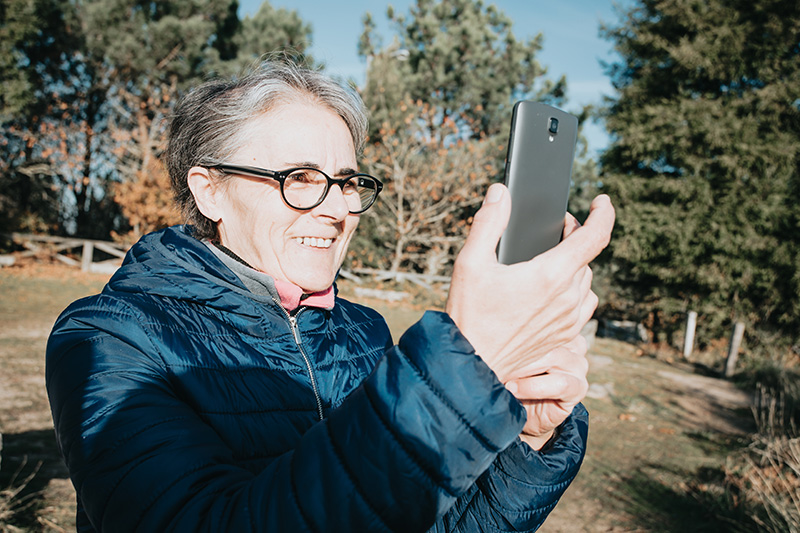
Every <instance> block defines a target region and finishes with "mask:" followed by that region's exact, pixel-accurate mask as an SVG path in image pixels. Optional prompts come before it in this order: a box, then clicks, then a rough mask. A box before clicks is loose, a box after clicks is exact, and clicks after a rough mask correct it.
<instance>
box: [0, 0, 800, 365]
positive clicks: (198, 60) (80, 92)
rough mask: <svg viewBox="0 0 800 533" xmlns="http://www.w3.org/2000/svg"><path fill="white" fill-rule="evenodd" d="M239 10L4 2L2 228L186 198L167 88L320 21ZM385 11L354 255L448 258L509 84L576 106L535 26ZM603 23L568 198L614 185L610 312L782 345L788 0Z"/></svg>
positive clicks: (478, 5) (490, 175) (792, 112)
mask: <svg viewBox="0 0 800 533" xmlns="http://www.w3.org/2000/svg"><path fill="white" fill-rule="evenodd" d="M237 11H238V4H237V2H236V1H235V0H192V1H177V0H174V1H164V2H148V1H139V0H83V1H80V2H75V1H70V0H3V1H2V2H0V84H1V86H0V122H2V130H1V131H0V234H8V233H10V232H13V231H33V232H44V233H51V234H71V235H78V236H82V237H94V238H112V237H113V238H115V239H118V240H123V241H125V242H132V241H133V240H135V239H136V238H138V236H140V235H141V234H143V233H145V232H147V231H150V230H152V229H154V228H157V227H160V226H163V225H166V224H171V223H175V222H177V221H178V218H177V216H176V214H175V213H174V211H173V210H172V208H171V200H170V196H171V195H170V193H169V191H168V187H167V185H166V183H167V182H166V175H165V173H164V169H163V165H162V163H161V161H160V159H159V156H160V153H161V151H162V150H163V143H164V127H165V121H166V117H167V116H168V115H169V112H170V110H171V108H172V106H173V105H174V103H175V101H176V100H177V98H178V97H179V96H180V95H181V94H182V92H183V91H185V90H186V89H187V88H188V87H190V86H192V85H194V84H196V83H197V82H198V81H200V80H202V79H205V78H207V77H209V76H214V75H234V74H236V73H239V72H241V71H243V70H244V69H245V68H246V67H247V66H248V65H251V64H252V63H253V62H255V61H256V60H257V59H258V58H259V57H260V56H261V55H263V54H265V53H269V52H272V51H275V50H290V51H291V53H292V54H296V55H300V56H302V55H303V54H304V53H305V49H304V47H305V46H306V44H307V43H308V42H310V40H311V28H310V26H309V25H308V24H307V23H306V22H304V21H303V20H302V19H301V18H300V17H299V16H298V14H297V13H296V12H294V11H289V10H285V9H275V8H273V7H272V6H271V5H270V4H269V2H264V3H263V4H262V6H261V8H260V9H259V10H258V11H257V12H256V13H255V14H254V15H253V16H252V17H245V18H239V16H238V14H237ZM385 16H386V18H387V19H388V20H389V22H390V28H391V30H390V31H389V32H388V35H380V34H379V33H378V32H377V30H376V24H375V19H373V18H372V16H371V15H370V14H366V15H365V16H364V19H363V23H364V31H363V34H362V35H361V37H360V39H359V41H358V49H359V52H360V54H361V56H362V57H363V58H364V60H365V62H366V64H367V76H366V80H365V82H364V83H363V85H362V86H361V87H360V88H359V90H360V91H361V93H362V95H363V98H364V100H365V102H366V104H367V105H368V107H369V108H370V112H371V117H372V121H371V131H370V142H369V143H368V146H367V148H366V150H365V152H364V154H363V158H362V166H363V168H364V170H366V171H369V172H373V173H375V174H376V175H379V176H380V177H381V178H382V179H383V180H384V181H385V182H386V188H385V190H384V193H383V195H382V198H381V201H380V202H379V203H378V205H377V206H376V208H375V209H373V210H372V211H371V212H369V214H368V215H366V216H364V217H363V220H362V228H361V230H360V232H359V234H358V236H357V238H356V240H355V241H354V243H353V249H352V251H351V254H350V256H349V258H348V265H350V266H351V267H369V268H373V269H380V270H386V271H389V272H390V273H393V272H394V273H397V272H415V273H422V274H437V275H447V274H448V273H449V269H450V267H451V265H452V261H453V258H454V255H455V253H456V252H457V251H458V249H459V248H460V246H461V243H462V242H463V239H464V236H465V235H466V232H467V229H468V227H469V223H470V220H471V216H472V214H473V213H474V211H475V209H476V208H477V205H478V204H479V202H480V200H481V198H482V194H483V191H484V190H485V188H486V186H487V185H488V184H489V183H490V182H492V181H497V180H500V179H502V178H501V177H502V168H503V158H504V155H505V147H506V142H507V137H506V136H507V133H506V132H507V125H508V122H509V119H510V114H511V107H512V105H513V103H514V101H516V100H518V99H522V98H528V99H533V100H540V101H545V102H548V103H551V104H554V105H557V106H561V107H567V109H569V107H568V106H569V103H568V102H567V101H566V100H565V96H564V95H565V93H566V91H565V89H566V80H564V79H563V78H562V79H557V80H553V79H550V78H549V77H548V76H547V69H546V67H545V66H543V65H541V64H540V63H539V62H538V61H537V53H538V52H539V51H540V49H541V47H542V43H543V39H544V37H545V36H543V35H537V36H536V37H535V38H533V39H530V40H527V41H523V40H520V39H517V38H516V37H515V35H514V34H513V32H512V21H511V20H510V19H509V18H508V17H507V16H506V15H505V14H504V13H503V12H502V11H500V10H499V9H497V8H496V7H495V6H493V5H487V4H484V2H483V1H481V0H437V1H434V0H417V1H416V2H415V3H413V4H412V6H411V7H410V9H409V11H408V12H407V13H400V12H398V11H395V10H393V9H391V8H390V9H388V11H387V12H386V14H385ZM602 31H603V34H604V35H605V36H606V37H607V38H608V39H609V40H611V41H612V42H613V43H614V45H615V47H616V50H617V52H618V54H619V60H618V61H616V62H613V63H610V64H608V65H606V68H607V72H608V75H609V76H610V78H611V80H612V82H613V84H614V86H615V88H616V94H615V95H614V96H613V97H612V98H610V99H608V101H607V102H606V105H605V106H604V108H603V109H601V110H600V114H601V115H602V117H603V118H604V119H605V122H606V124H607V126H608V129H609V131H610V133H611V135H612V142H611V145H610V146H609V148H608V149H607V150H606V151H605V152H604V153H603V154H602V156H601V157H600V159H599V160H597V161H594V160H592V159H590V158H588V157H586V155H585V154H584V156H583V157H582V158H581V159H580V160H579V161H577V162H576V166H575V169H574V173H573V181H574V185H575V187H574V190H573V195H572V200H571V206H572V210H573V211H575V212H577V213H578V215H579V218H582V217H583V216H585V214H586V211H587V210H588V202H589V199H590V198H591V197H592V196H593V195H594V194H596V193H597V192H608V193H610V194H611V195H612V197H613V199H614V201H615V203H616V205H617V207H618V225H617V228H616V232H615V237H614V239H613V242H612V247H611V250H610V251H609V252H608V253H606V254H604V256H603V257H602V258H601V261H600V262H599V264H598V265H597V267H596V269H595V270H596V272H597V274H598V275H597V276H596V280H597V286H598V291H601V292H602V296H603V301H604V302H606V306H605V308H604V309H603V310H602V312H603V314H604V315H605V316H606V317H617V318H630V319H634V320H637V321H643V322H645V323H646V324H647V326H648V328H649V329H650V331H651V332H652V335H653V336H652V338H653V340H654V341H663V342H665V343H667V344H672V345H674V344H675V343H676V342H677V339H676V337H677V336H678V335H677V334H678V333H679V331H680V329H681V328H682V325H683V320H684V315H685V312H686V311H688V310H690V309H691V310H695V311H698V312H699V313H700V319H699V322H700V323H701V324H702V328H701V329H700V330H699V331H698V335H699V340H700V341H701V344H704V345H705V344H707V343H711V342H712V341H713V340H714V339H719V338H725V337H726V336H727V332H728V331H729V328H730V325H731V323H732V322H733V321H738V320H741V321H744V322H746V323H747V324H748V329H747V332H748V336H749V337H748V343H749V345H750V346H756V345H758V344H759V343H760V345H761V346H762V347H764V348H769V350H771V351H772V352H773V354H778V355H781V354H782V355H787V354H788V355H791V354H792V353H793V352H792V351H793V350H794V352H795V354H796V352H797V351H800V347H799V346H800V339H798V332H799V331H800V246H799V245H798V235H799V234H800V232H798V229H800V220H799V219H798V216H799V215H798V209H797V208H796V205H797V203H798V202H797V201H798V199H800V178H799V177H798V175H799V174H800V142H799V138H800V68H799V66H800V39H798V37H797V36H798V35H800V7H798V4H797V2H793V1H788V0H754V1H749V2H745V1H743V0H732V1H722V0H639V1H638V2H636V3H634V4H632V7H631V8H630V9H628V10H626V11H621V12H619V21H618V22H617V23H616V24H614V25H608V26H606V27H605V28H603V30H602ZM304 60H305V61H306V62H308V63H309V64H312V65H313V64H314V62H313V58H310V57H307V56H306V57H304ZM572 111H575V110H574V109H573V110H572ZM577 112H578V114H580V115H581V117H580V118H581V120H582V121H583V120H585V119H586V118H589V113H590V110H582V111H577Z"/></svg>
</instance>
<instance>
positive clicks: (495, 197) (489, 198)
mask: <svg viewBox="0 0 800 533" xmlns="http://www.w3.org/2000/svg"><path fill="white" fill-rule="evenodd" d="M502 197H503V189H501V188H500V187H494V186H493V187H489V191H488V192H487V193H486V198H484V199H483V204H484V205H486V204H493V203H496V202H499V201H500V198H502Z"/></svg>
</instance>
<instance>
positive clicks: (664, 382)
mask: <svg viewBox="0 0 800 533" xmlns="http://www.w3.org/2000/svg"><path fill="white" fill-rule="evenodd" d="M592 352H593V353H591V354H590V356H589V357H590V374H589V378H590V383H592V388H591V390H590V397H587V399H586V400H585V402H584V403H585V404H586V406H587V408H588V409H589V412H590V414H591V426H590V431H589V448H588V451H587V456H586V459H585V461H584V466H583V468H582V470H581V472H580V474H579V475H578V478H577V479H576V481H575V482H574V484H573V486H572V487H571V488H570V489H569V490H568V491H567V493H566V494H565V496H564V498H563V499H562V501H561V502H560V503H559V505H558V506H557V507H556V509H555V510H554V511H553V513H552V514H551V515H550V517H549V518H548V520H547V522H545V524H544V526H543V527H542V529H541V530H540V531H542V532H545V533H573V532H623V531H625V532H627V531H676V532H677V531H688V530H690V529H688V527H687V526H686V525H685V524H686V522H690V521H692V520H697V519H696V518H694V517H693V516H692V513H693V512H694V510H697V511H698V512H701V513H702V509H696V508H697V507H698V505H697V504H698V501H693V498H692V497H691V496H688V497H687V496H686V494H687V487H688V484H691V483H694V481H693V480H695V479H697V474H698V472H700V473H703V472H708V473H709V475H716V473H717V472H718V471H719V470H720V469H721V467H722V466H723V465H724V464H725V459H726V450H728V449H729V446H730V444H731V442H734V441H736V440H737V439H739V438H740V437H743V436H744V435H747V434H748V433H750V432H752V431H753V430H754V427H753V422H752V417H751V415H750V402H751V398H750V395H749V394H748V393H746V392H743V391H741V390H739V389H738V388H736V387H735V386H734V385H733V384H731V383H730V382H728V381H725V380H722V379H717V378H714V377H707V376H701V375H698V374H695V373H693V372H692V368H691V367H690V366H689V365H677V366H672V365H668V364H665V363H664V362H661V361H657V360H655V359H651V358H646V357H637V356H636V353H637V352H636V349H635V348H634V347H633V346H631V345H626V344H622V343H619V342H616V341H609V340H605V339H598V341H597V343H596V344H595V346H594V348H593V350H592ZM692 490H693V489H692ZM689 492H691V491H689ZM700 499H701V500H702V497H701V498H700ZM687 510H688V511H687ZM664 517H668V518H667V519H666V520H664ZM709 520H711V525H709V527H708V528H707V529H704V528H703V527H704V526H703V525H702V524H694V525H692V526H691V531H727V530H728V529H727V528H725V529H718V527H719V526H718V525H714V524H716V522H714V519H713V518H709ZM654 524H656V525H654ZM696 526H697V527H699V528H695V527H696Z"/></svg>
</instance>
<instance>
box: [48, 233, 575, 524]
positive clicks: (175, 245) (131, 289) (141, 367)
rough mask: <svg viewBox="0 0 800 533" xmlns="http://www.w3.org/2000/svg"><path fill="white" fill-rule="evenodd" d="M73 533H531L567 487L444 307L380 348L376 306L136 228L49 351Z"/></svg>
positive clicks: (559, 462) (562, 439)
mask: <svg viewBox="0 0 800 533" xmlns="http://www.w3.org/2000/svg"><path fill="white" fill-rule="evenodd" d="M46 378H47V391H48V395H49V398H50V404H51V410H52V415H53V420H54V422H55V429H56V436H57V442H58V446H59V448H60V450H61V453H62V454H63V456H64V459H65V461H66V464H67V467H68V469H69V472H70V477H71V479H72V482H73V484H74V486H75V489H76V492H77V499H78V516H77V525H78V530H79V531H144V532H156V531H180V532H194V531H211V532H247V531H292V532H294V531H341V532H348V531H353V532H361V531H425V530H428V529H431V528H432V529H433V530H434V531H525V530H533V529H536V528H537V527H538V526H539V525H540V524H541V523H542V522H543V520H544V518H545V517H546V516H547V514H548V513H549V512H550V510H551V509H552V507H553V506H554V505H555V503H556V502H557V500H558V498H559V497H560V496H561V494H562V493H563V492H564V490H565V489H566V487H567V486H568V484H569V483H570V482H571V480H572V479H573V477H574V476H575V474H576V472H577V470H578V468H579V466H580V462H581V460H582V458H583V453H584V450H585V444H586V431H587V419H586V417H587V415H586V412H585V410H583V408H582V407H581V406H579V407H578V408H577V409H576V410H575V412H574V413H573V414H572V416H571V417H570V418H569V419H568V420H567V421H566V422H565V423H564V425H563V426H562V428H561V431H560V436H559V438H558V439H557V440H556V442H555V443H554V445H553V446H552V448H551V449H549V450H548V451H547V452H546V453H539V452H535V451H533V450H531V449H530V448H528V447H527V446H526V445H524V444H522V443H521V442H520V440H519V439H518V438H517V436H518V434H519V432H520V430H521V428H522V426H523V424H524V419H525V413H524V410H523V409H522V407H521V405H520V404H519V402H518V401H517V400H516V399H515V398H514V397H513V396H512V395H511V394H509V393H508V391H507V390H506V389H505V387H504V386H503V385H502V384H501V383H500V382H498V381H497V379H496V377H495V375H494V374H493V373H492V371H491V370H490V369H489V368H488V367H487V366H486V365H485V364H484V363H483V362H482V361H481V359H480V358H479V357H477V356H476V355H475V353H474V351H473V349H472V347H471V346H470V344H469V343H468V342H467V341H466V339H465V338H464V337H463V336H462V335H461V334H460V332H459V331H458V329H457V328H456V327H455V325H454V324H453V323H452V321H451V320H450V319H449V317H448V316H447V315H446V314H444V313H437V312H427V313H426V314H425V315H424V316H423V317H422V318H421V319H420V321H419V322H418V323H417V324H415V325H414V326H413V327H411V328H410V329H409V330H408V331H407V332H406V333H405V334H404V335H403V336H402V338H401V339H400V340H399V343H398V344H397V345H393V343H392V340H391V337H390V334H389V330H388V328H387V326H386V323H385V321H384V320H383V318H382V317H381V316H380V315H379V314H378V313H377V312H375V311H373V310H371V309H369V308H366V307H363V306H360V305H356V304H354V303H351V302H348V301H346V300H344V299H341V298H338V297H337V299H336V304H335V306H334V308H333V309H332V310H323V309H316V308H300V310H299V311H298V312H296V313H295V314H293V315H289V313H287V312H286V311H285V310H284V309H283V308H282V307H281V306H280V305H278V304H277V303H276V302H274V301H271V300H269V299H267V298H263V297H256V296H255V295H254V294H253V293H251V292H249V291H248V290H247V289H246V288H245V286H244V285H243V284H242V282H241V281H240V280H239V278H238V277H237V276H236V275H235V274H233V272H232V271H231V270H230V269H228V268H227V267H226V266H225V265H224V264H223V263H222V262H221V261H220V260H219V259H218V258H217V257H216V256H215V255H214V254H213V253H212V252H211V251H210V250H209V249H208V247H207V246H206V245H204V244H203V243H201V242H199V241H197V240H196V239H194V238H193V237H192V236H191V235H190V231H189V230H187V229H186V228H184V227H180V226H177V227H174V228H169V229H167V230H164V231H161V232H157V233H153V234H150V235H148V236H145V237H144V238H143V239H142V240H141V241H140V242H139V243H137V244H136V245H135V246H134V247H133V248H132V249H131V251H130V252H129V254H128V256H127V258H126V260H125V262H124V264H123V266H122V267H121V268H120V269H119V270H118V271H117V273H116V274H115V275H114V276H113V278H112V279H111V280H110V281H109V283H108V285H107V286H106V287H105V288H104V290H103V292H102V293H101V294H99V295H96V296H92V297H89V298H85V299H82V300H79V301H77V302H75V303H74V304H72V305H71V306H70V307H69V308H68V309H67V310H66V311H65V312H64V313H63V314H62V316H61V317H60V318H59V319H58V321H57V322H56V324H55V326H54V329H53V332H52V334H51V336H50V340H49V342H48V347H47V371H46Z"/></svg>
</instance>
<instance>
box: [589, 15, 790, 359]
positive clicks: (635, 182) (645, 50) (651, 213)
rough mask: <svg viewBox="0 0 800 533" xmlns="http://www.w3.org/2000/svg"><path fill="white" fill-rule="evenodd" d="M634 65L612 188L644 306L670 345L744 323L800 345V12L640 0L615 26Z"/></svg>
mask: <svg viewBox="0 0 800 533" xmlns="http://www.w3.org/2000/svg"><path fill="white" fill-rule="evenodd" d="M604 33H605V35H606V37H607V38H609V39H611V40H613V41H614V43H615V48H616V50H617V52H619V54H620V56H621V60H620V61H619V62H616V63H613V64H610V65H607V70H608V73H609V75H610V76H611V78H612V81H613V84H614V86H615V88H616V89H617V92H618V94H617V96H616V97H614V98H612V99H610V100H609V101H608V105H607V108H606V109H605V118H606V123H607V125H608V129H609V131H610V132H611V135H612V139H613V141H612V144H611V146H610V148H609V149H608V150H607V151H606V152H605V153H604V154H603V157H602V159H601V167H602V181H603V184H604V187H605V188H606V189H607V190H608V191H609V192H610V193H611V194H612V196H613V197H614V200H615V201H616V204H617V206H618V211H617V213H618V219H617V220H618V222H617V227H616V229H615V236H614V239H613V242H612V250H613V262H614V266H615V268H617V269H618V286H619V287H623V289H622V290H624V291H627V292H628V298H627V299H628V301H629V302H635V303H634V304H630V311H632V312H634V313H638V314H639V315H640V316H641V315H644V314H649V315H650V317H651V322H652V324H653V327H654V329H655V330H656V334H657V338H664V339H667V340H669V338H670V334H671V332H672V331H674V329H675V328H676V327H677V325H678V324H677V323H676V319H679V318H680V316H681V315H680V313H681V312H684V311H687V310H690V309H691V310H696V311H698V312H699V313H700V315H701V317H700V322H701V323H702V324H703V328H702V331H701V332H699V334H700V335H701V337H700V339H701V340H708V339H709V338H714V337H721V336H723V335H724V334H725V332H726V329H727V328H728V327H729V326H730V323H731V322H732V321H734V320H744V321H746V322H748V323H749V324H750V325H752V326H755V328H757V329H759V330H760V331H762V332H764V331H771V332H777V333H778V334H779V335H781V336H782V338H783V340H784V342H787V343H792V342H793V343H795V344H796V343H797V342H798V340H800V337H798V332H799V331H800V232H798V229H800V210H798V209H797V200H798V199H800V194H798V193H800V45H799V44H798V37H797V36H798V35H800V4H798V3H797V2H795V1H786V0H747V1H744V0H729V1H722V0H640V1H639V2H638V3H637V4H636V5H635V6H634V7H633V8H631V9H630V10H629V11H627V12H626V13H624V20H623V22H622V23H621V24H620V25H619V26H617V27H607V28H605V29H604Z"/></svg>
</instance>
